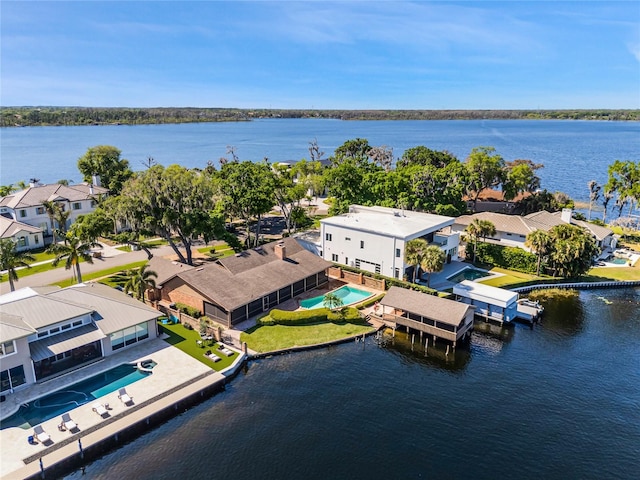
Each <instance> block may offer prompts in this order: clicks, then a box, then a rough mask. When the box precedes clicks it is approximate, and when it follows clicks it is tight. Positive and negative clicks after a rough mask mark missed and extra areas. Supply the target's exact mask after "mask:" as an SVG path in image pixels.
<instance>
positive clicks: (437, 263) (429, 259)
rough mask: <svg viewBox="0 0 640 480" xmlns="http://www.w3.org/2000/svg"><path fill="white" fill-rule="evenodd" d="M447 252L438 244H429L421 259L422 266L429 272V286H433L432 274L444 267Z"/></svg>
mask: <svg viewBox="0 0 640 480" xmlns="http://www.w3.org/2000/svg"><path fill="white" fill-rule="evenodd" d="M444 260H445V253H444V251H443V250H442V249H441V248H440V247H438V246H436V245H429V246H428V247H427V248H426V249H425V250H424V254H423V256H422V259H421V260H420V267H421V268H422V270H424V271H425V272H427V287H429V286H431V274H432V273H434V272H441V271H442V269H443V268H444Z"/></svg>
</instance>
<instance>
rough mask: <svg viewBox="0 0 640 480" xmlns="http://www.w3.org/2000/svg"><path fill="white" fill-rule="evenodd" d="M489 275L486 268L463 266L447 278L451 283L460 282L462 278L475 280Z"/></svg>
mask: <svg viewBox="0 0 640 480" xmlns="http://www.w3.org/2000/svg"><path fill="white" fill-rule="evenodd" d="M489 275H491V274H490V273H489V272H487V271H486V270H479V269H477V268H465V269H464V270H462V271H461V272H458V273H456V274H455V275H453V276H451V277H448V278H447V280H449V281H450V282H453V283H460V282H462V281H463V280H477V279H478V278H482V277H488V276H489Z"/></svg>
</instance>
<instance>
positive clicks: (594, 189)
mask: <svg viewBox="0 0 640 480" xmlns="http://www.w3.org/2000/svg"><path fill="white" fill-rule="evenodd" d="M587 187H589V216H588V217H587V220H591V208H592V207H593V202H597V201H598V199H599V198H600V189H601V188H602V186H600V185H598V182H596V181H595V180H591V181H590V182H589V183H587Z"/></svg>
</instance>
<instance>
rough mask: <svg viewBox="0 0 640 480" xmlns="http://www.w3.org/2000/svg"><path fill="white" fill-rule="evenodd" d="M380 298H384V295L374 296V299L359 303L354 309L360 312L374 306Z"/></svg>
mask: <svg viewBox="0 0 640 480" xmlns="http://www.w3.org/2000/svg"><path fill="white" fill-rule="evenodd" d="M382 297H384V293H381V294H380V295H376V296H375V297H371V298H368V299H367V300H365V301H364V302H362V303H359V304H358V305H357V306H356V308H357V309H358V310H362V309H363V308H367V307H370V306H371V305H373V304H375V303H376V302H379V301H380V299H381V298H382Z"/></svg>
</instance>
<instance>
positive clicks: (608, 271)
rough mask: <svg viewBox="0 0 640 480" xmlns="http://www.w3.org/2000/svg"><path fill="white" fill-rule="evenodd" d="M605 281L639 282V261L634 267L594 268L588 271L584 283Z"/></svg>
mask: <svg viewBox="0 0 640 480" xmlns="http://www.w3.org/2000/svg"><path fill="white" fill-rule="evenodd" d="M607 280H627V281H628V280H640V261H638V262H636V265H635V266H634V267H595V268H592V269H591V270H589V275H588V277H587V280H585V281H586V282H606V281H607Z"/></svg>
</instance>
